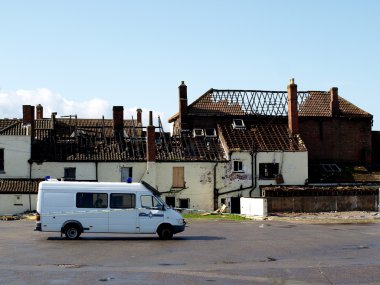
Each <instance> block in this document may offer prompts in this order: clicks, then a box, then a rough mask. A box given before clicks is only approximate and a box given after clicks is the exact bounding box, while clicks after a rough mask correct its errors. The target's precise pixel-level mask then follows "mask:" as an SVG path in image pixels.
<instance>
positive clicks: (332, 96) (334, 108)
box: [330, 87, 339, 117]
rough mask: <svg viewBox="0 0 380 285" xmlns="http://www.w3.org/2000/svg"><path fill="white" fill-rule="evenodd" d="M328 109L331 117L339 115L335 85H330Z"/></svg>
mask: <svg viewBox="0 0 380 285" xmlns="http://www.w3.org/2000/svg"><path fill="white" fill-rule="evenodd" d="M330 110H331V116H332V117H337V116H338V115H339V100H338V88H337V87H332V88H331V89H330Z"/></svg>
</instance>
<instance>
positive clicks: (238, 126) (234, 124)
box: [232, 119, 245, 129]
mask: <svg viewBox="0 0 380 285" xmlns="http://www.w3.org/2000/svg"><path fill="white" fill-rule="evenodd" d="M232 127H233V128H234V129H245V125H244V121H243V120H241V119H234V120H233V122H232Z"/></svg>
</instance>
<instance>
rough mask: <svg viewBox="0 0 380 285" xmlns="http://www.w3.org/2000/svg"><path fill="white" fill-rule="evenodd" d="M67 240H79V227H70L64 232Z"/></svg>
mask: <svg viewBox="0 0 380 285" xmlns="http://www.w3.org/2000/svg"><path fill="white" fill-rule="evenodd" d="M64 233H65V236H66V238H67V239H77V238H79V236H80V234H81V232H80V229H79V227H78V226H77V225H68V226H66V227H65V230H64Z"/></svg>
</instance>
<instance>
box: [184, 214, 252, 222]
mask: <svg viewBox="0 0 380 285" xmlns="http://www.w3.org/2000/svg"><path fill="white" fill-rule="evenodd" d="M182 217H183V218H184V219H203V220H228V221H246V220H249V219H247V218H245V217H242V216H240V215H236V214H221V215H220V214H218V215H205V214H182Z"/></svg>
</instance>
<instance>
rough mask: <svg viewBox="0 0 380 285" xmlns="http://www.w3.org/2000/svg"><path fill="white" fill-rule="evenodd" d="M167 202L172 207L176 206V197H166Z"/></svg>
mask: <svg viewBox="0 0 380 285" xmlns="http://www.w3.org/2000/svg"><path fill="white" fill-rule="evenodd" d="M165 203H166V204H167V205H168V206H169V207H172V208H175V197H165Z"/></svg>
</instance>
